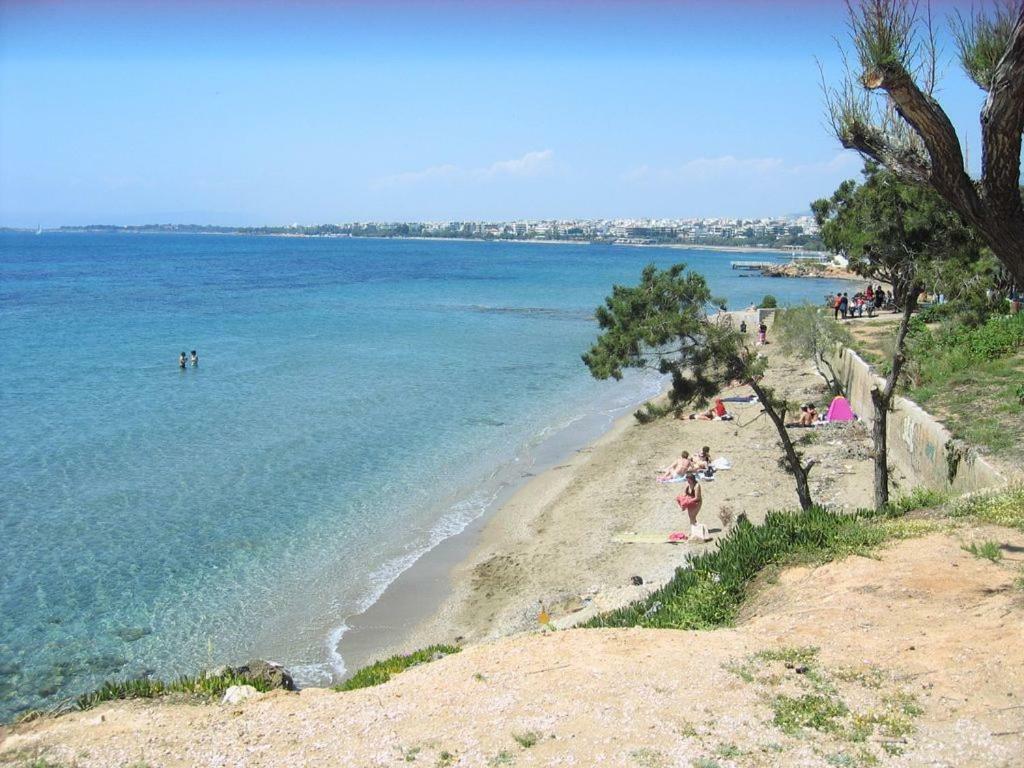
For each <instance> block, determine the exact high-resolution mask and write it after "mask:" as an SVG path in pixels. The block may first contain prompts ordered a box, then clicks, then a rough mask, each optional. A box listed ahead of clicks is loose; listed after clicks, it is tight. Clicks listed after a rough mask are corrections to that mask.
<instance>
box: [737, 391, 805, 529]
mask: <svg viewBox="0 0 1024 768" xmlns="http://www.w3.org/2000/svg"><path fill="white" fill-rule="evenodd" d="M747 383H748V384H749V385H750V388H751V389H753V390H754V394H755V395H757V397H758V399H759V400H760V401H761V405H763V406H764V411H765V413H767V414H768V418H770V419H771V420H772V423H773V424H774V425H775V429H776V430H777V431H778V433H779V439H780V440H781V441H782V450H783V451H784V452H785V454H786V462H787V463H788V464H789V468H790V469H791V470H792V471H793V477H795V478H796V495H797V498H799V499H800V508H801V509H804V510H807V509H810V508H811V507H813V506H814V501H813V500H812V499H811V488H810V486H809V485H808V483H807V473H808V471H809V470H810V467H809V466H807V467H805V466H804V465H803V464H802V463H801V462H800V456H799V454H798V453H797V452H796V448H794V447H793V441H792V440H790V439H789V432H788V431H787V430H786V422H785V418H786V411H785V407H784V406H785V403H779V402H778V401H777V400H776V399H775V394H774V393H773V392H772V390H771V389H768V388H766V387H762V386H761V385H760V384H758V383H757V382H756V381H753V380H751V381H749V382H747ZM780 405H782V406H783V408H782V413H779V410H778V409H779V406H780Z"/></svg>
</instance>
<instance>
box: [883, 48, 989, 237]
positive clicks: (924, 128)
mask: <svg viewBox="0 0 1024 768" xmlns="http://www.w3.org/2000/svg"><path fill="white" fill-rule="evenodd" d="M863 83H864V87H865V88H868V89H870V90H875V89H881V90H883V91H885V92H886V93H887V94H888V95H889V98H890V99H892V103H893V105H894V106H895V108H896V112H897V114H899V116H900V117H902V118H903V119H904V120H906V121H907V123H908V124H909V125H910V127H911V128H913V129H914V131H915V132H916V133H917V135H918V136H920V137H921V141H923V142H924V145H925V148H926V149H927V150H928V159H929V163H928V167H929V172H928V177H927V178H926V181H928V182H930V183H931V185H932V186H934V187H935V188H936V189H937V190H938V191H939V192H940V193H941V194H942V195H943V196H944V197H946V198H947V199H951V200H956V201H957V202H958V203H959V206H958V207H960V208H962V209H964V211H965V213H966V212H970V213H972V214H973V215H974V216H977V217H979V218H980V217H981V216H982V215H983V214H982V204H981V199H980V197H979V196H978V191H977V189H976V188H975V186H974V183H973V182H972V181H971V179H970V177H969V176H968V175H967V171H966V170H965V169H964V164H963V156H964V154H963V148H962V147H961V146H960V139H959V138H957V135H956V129H955V128H954V127H953V123H952V122H950V120H949V117H948V116H947V115H946V113H945V112H944V111H943V110H942V107H940V106H939V104H938V102H937V101H935V99H933V98H932V97H931V96H929V95H928V94H926V93H924V92H923V91H922V90H921V89H920V88H919V87H918V85H917V83H915V82H914V78H913V77H912V76H911V75H910V73H909V72H907V70H906V69H904V68H903V66H902V65H900V64H897V63H894V64H889V65H884V66H880V67H876V68H874V69H872V70H870V71H868V72H865V73H864V77H863ZM883 162H885V161H883ZM886 165H888V162H886ZM890 168H892V169H893V170H896V171H897V172H899V170H898V169H897V168H896V167H894V166H890ZM901 175H902V173H901Z"/></svg>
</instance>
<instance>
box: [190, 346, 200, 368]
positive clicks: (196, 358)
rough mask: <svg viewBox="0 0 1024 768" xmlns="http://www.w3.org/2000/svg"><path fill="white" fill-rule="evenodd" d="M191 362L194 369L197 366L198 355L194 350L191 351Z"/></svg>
mask: <svg viewBox="0 0 1024 768" xmlns="http://www.w3.org/2000/svg"><path fill="white" fill-rule="evenodd" d="M191 362H192V367H193V368H195V367H196V366H198V365H199V353H198V352H196V351H195V350H194V349H193V350H192V358H191Z"/></svg>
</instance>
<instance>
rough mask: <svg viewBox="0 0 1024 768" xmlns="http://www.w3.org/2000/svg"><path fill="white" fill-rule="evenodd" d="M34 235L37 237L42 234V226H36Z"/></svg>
mask: <svg viewBox="0 0 1024 768" xmlns="http://www.w3.org/2000/svg"><path fill="white" fill-rule="evenodd" d="M36 234H37V235H41V234H43V225H42V224H39V225H38V226H36Z"/></svg>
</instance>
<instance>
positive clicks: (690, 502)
mask: <svg viewBox="0 0 1024 768" xmlns="http://www.w3.org/2000/svg"><path fill="white" fill-rule="evenodd" d="M676 504H678V505H679V508H680V509H689V508H690V507H696V506H697V505H698V504H700V499H698V498H696V497H694V496H687V495H686V493H680V494H679V495H678V496H676Z"/></svg>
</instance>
